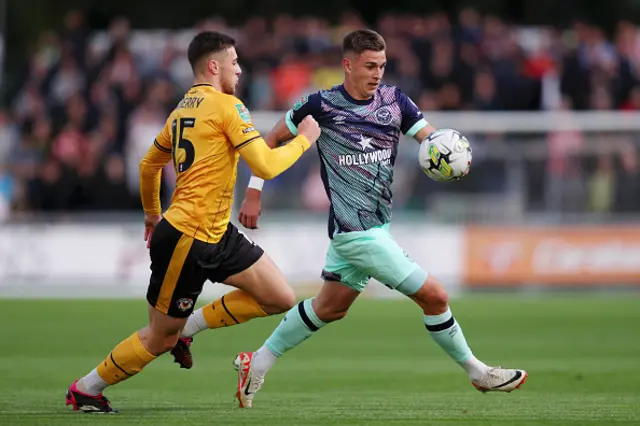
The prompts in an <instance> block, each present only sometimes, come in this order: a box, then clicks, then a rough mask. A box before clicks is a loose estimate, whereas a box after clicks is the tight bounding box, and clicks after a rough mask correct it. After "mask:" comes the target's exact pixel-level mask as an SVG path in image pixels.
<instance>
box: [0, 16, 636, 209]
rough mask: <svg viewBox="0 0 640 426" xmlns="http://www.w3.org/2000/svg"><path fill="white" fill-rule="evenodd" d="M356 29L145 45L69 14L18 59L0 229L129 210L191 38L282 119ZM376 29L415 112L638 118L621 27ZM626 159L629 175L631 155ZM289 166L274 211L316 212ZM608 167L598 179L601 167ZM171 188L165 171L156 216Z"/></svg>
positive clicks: (207, 25)
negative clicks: (231, 51)
mask: <svg viewBox="0 0 640 426" xmlns="http://www.w3.org/2000/svg"><path fill="white" fill-rule="evenodd" d="M362 27H367V25H366V24H365V23H364V22H363V21H362V19H361V18H360V17H359V16H358V15H357V14H355V13H352V12H345V13H343V14H342V15H341V16H340V17H339V18H338V19H337V23H336V24H333V25H332V24H330V23H329V22H328V21H326V20H324V19H320V18H315V17H292V16H288V15H281V16H277V17H276V18H274V19H272V20H267V19H266V18H262V17H253V18H251V19H247V20H246V21H245V22H244V23H243V24H242V25H241V26H234V27H230V26H229V25H228V24H227V23H226V22H225V21H224V19H222V18H219V17H214V18H209V19H205V20H203V21H201V22H198V23H197V24H196V25H195V26H194V28H192V29H188V30H184V31H169V30H166V31H164V30H163V31H147V32H145V31H132V29H131V26H130V22H129V21H128V20H127V18H126V17H117V18H114V19H113V21H112V22H111V23H110V25H109V27H108V29H107V30H106V31H101V32H94V31H92V30H91V29H90V28H88V27H87V25H86V21H85V16H84V15H83V13H82V12H80V11H71V12H69V13H68V14H67V16H66V18H65V22H64V24H63V26H62V29H61V30H60V31H57V32H45V33H43V34H42V35H41V36H40V38H39V39H38V40H37V43H35V44H34V46H33V48H32V49H31V50H30V51H29V52H28V55H27V56H26V59H27V60H26V61H25V64H24V67H23V70H22V72H21V77H22V81H21V82H20V84H19V88H18V90H16V91H15V96H12V97H11V99H10V101H9V103H8V104H7V105H6V106H5V107H4V108H2V109H1V110H0V217H6V216H7V215H8V214H9V212H14V213H15V214H20V213H28V212H33V211H38V212H39V211H46V212H65V211H79V210H92V211H95V210H101V211H102V210H130V209H137V208H139V207H140V202H139V196H138V163H139V161H140V159H141V158H142V156H143V155H144V153H145V152H146V150H147V149H148V147H149V146H150V144H151V143H152V141H153V139H154V137H155V136H156V134H157V132H158V131H159V130H160V129H161V127H162V125H163V124H164V121H165V119H166V116H167V114H168V113H169V112H170V111H171V109H172V108H173V106H174V105H175V104H176V102H177V100H178V99H179V98H180V97H181V96H182V94H183V93H184V91H186V90H187V89H188V87H189V86H190V84H191V78H192V76H191V70H190V67H189V64H188V62H187V60H186V54H185V49H186V46H187V44H188V42H189V40H190V39H191V37H192V36H193V34H195V32H196V31H200V30H204V29H210V30H218V31H223V32H227V33H229V34H231V35H233V36H234V37H235V38H236V39H237V40H238V51H239V55H240V60H241V66H242V67H243V76H242V78H241V86H240V93H239V96H240V97H241V98H242V99H243V101H245V103H246V104H247V105H248V106H249V108H250V109H252V110H253V111H257V110H285V109H287V108H289V107H290V106H291V105H292V103H293V102H294V101H295V100H296V99H297V98H298V97H299V96H301V95H302V94H304V93H308V92H311V91H315V90H318V89H321V88H328V87H331V86H332V85H334V84H338V83H340V82H341V79H342V67H341V55H340V42H341V39H342V37H343V36H344V34H346V33H347V32H348V31H350V30H352V29H356V28H362ZM374 28H376V29H377V30H378V31H379V32H380V33H381V34H382V35H383V36H384V37H385V38H386V41H387V45H388V47H387V56H388V65H387V70H386V74H385V80H386V82H387V83H390V84H397V85H399V86H400V87H402V89H403V90H404V91H405V92H406V93H407V94H408V95H409V96H411V97H412V98H413V99H414V100H415V102H416V103H417V104H418V106H419V107H420V108H421V109H422V110H423V111H425V112H427V111H430V110H440V111H458V110H478V111H495V110H559V109H576V110H585V109H595V110H612V109H615V110H637V109H640V84H639V82H640V79H639V77H640V38H639V36H638V29H637V28H636V27H635V26H634V25H633V24H631V23H628V22H624V21H622V22H620V23H619V24H618V26H617V28H616V30H615V32H614V34H613V35H612V36H611V37H607V35H606V34H605V32H604V31H603V30H602V29H601V28H599V27H597V26H593V25H590V24H588V23H584V22H576V23H575V24H574V25H572V26H571V27H570V28H565V29H555V28H520V27H517V26H513V25H510V24H508V23H507V22H505V21H503V20H502V19H500V18H499V17H496V16H491V15H487V16H482V15H480V14H479V13H477V12H476V11H474V10H472V9H465V10H463V11H461V12H460V14H459V15H458V16H457V18H456V19H455V20H451V19H449V17H447V15H445V14H434V15H429V16H417V15H411V16H409V15H396V14H389V15H384V16H382V17H381V18H380V19H379V21H378V22H377V23H376V25H375V26H374ZM565 136H566V135H565ZM550 137H551V138H552V137H553V135H550ZM544 138H545V135H542V139H543V140H544ZM565 140H568V141H569V143H571V141H572V140H573V139H572V138H571V135H569V137H567V138H565V137H564V136H563V137H561V140H560V142H559V143H560V145H562V144H564V143H565V142H564V141H565ZM556 145H557V144H556ZM616 155H617V154H616ZM634 156H635V158H636V161H635V163H637V150H636V149H635V148H633V150H632V154H631V155H630V157H634ZM616 158H617V157H616ZM399 161H403V160H402V158H400V159H399ZM611 161H614V160H613V159H612V160H611ZM615 161H617V160H615ZM547 163H549V164H547V165H546V167H547V168H548V170H551V168H552V167H553V166H552V165H550V162H548V161H547ZM632 163H633V162H632ZM635 163H634V164H635ZM301 164H304V168H303V166H300V167H298V168H297V169H296V170H297V171H294V172H292V173H290V174H285V175H283V176H282V177H281V178H279V179H280V183H279V185H281V186H288V185H291V186H293V185H294V184H295V185H298V182H300V180H301V179H302V181H303V182H305V183H304V188H306V189H304V190H302V189H298V193H299V194H301V195H300V197H298V198H296V203H294V204H295V205H290V204H291V202H289V203H280V202H279V201H278V202H274V204H275V205H277V206H281V205H286V206H289V207H294V208H307V209H312V210H318V209H324V208H326V197H325V196H324V191H323V190H322V188H321V185H320V182H319V177H318V169H317V163H316V162H314V161H313V160H309V161H307V162H306V163H301ZM608 164H609V163H607V161H604V162H603V163H602V164H601V165H600V166H599V167H600V168H596V170H600V169H603V170H606V169H607V167H609V168H611V167H613V166H608ZM615 164H617V163H615ZM492 167H493V166H492ZM633 168H634V170H636V169H637V166H636V165H634V166H633ZM544 170H545V169H544V166H543V168H542V169H541V170H539V171H538V173H539V174H541V175H544V174H545V173H546V172H545V171H544ZM243 173H244V174H245V175H246V169H244V172H243ZM550 173H551V172H550ZM485 175H486V176H485ZM174 179H175V176H174V174H173V170H172V169H171V168H166V169H165V173H164V180H163V182H164V185H163V199H164V201H165V203H166V201H167V199H168V198H169V196H170V194H171V191H172V188H173V182H174ZM400 179H401V180H402V176H401V177H400ZM475 179H476V180H478V179H480V181H479V182H477V183H476V184H475V185H476V186H477V187H474V188H471V189H472V190H474V191H475V190H485V189H486V190H487V191H489V192H491V191H493V192H495V191H501V190H504V188H505V186H506V184H505V183H504V180H505V179H506V177H505V176H504V175H502V174H500V173H498V174H496V173H493V174H492V173H486V174H482V173H479V174H478V176H477V177H476V178H475ZM483 179H484V180H483ZM581 179H582V178H581ZM498 180H500V182H498ZM413 181H415V179H413ZM582 181H584V179H582ZM406 182H407V183H406V185H412V183H411V182H412V180H411V179H408V178H407V179H406ZM612 182H613V183H612V184H611V185H613V186H615V185H618V186H621V185H622V184H623V183H624V182H619V181H616V180H615V179H614V180H612ZM583 183H584V182H583ZM585 185H588V183H585ZM613 186H612V187H611V188H610V191H613V192H615V191H616V189H615V187H613ZM298 187H299V185H298ZM401 192H403V194H404V196H403V197H401V198H403V199H405V200H406V203H404V204H406V205H412V203H411V197H412V195H411V194H414V193H416V194H418V195H417V197H418V198H419V199H422V197H423V195H420V194H421V191H418V190H415V188H413V187H410V186H409V187H408V188H407V189H406V191H401ZM570 192H571V191H570ZM403 194H401V195H403ZM547 197H549V196H547ZM551 198H552V197H551ZM276 200H278V199H277V198H276ZM289 200H290V198H289ZM401 204H402V203H401ZM413 204H414V205H416V204H415V203H413ZM551 204H552V205H553V203H551ZM587 204H588V203H587ZM587 204H585V206H586V207H585V208H586V209H588V208H589V207H588V206H587ZM610 204H611V205H610V207H608V208H609V209H611V210H615V202H612V203H610ZM417 205H418V206H420V208H422V206H423V204H421V203H417ZM558 208H561V207H558ZM634 208H635V207H634ZM639 209H640V207H639Z"/></svg>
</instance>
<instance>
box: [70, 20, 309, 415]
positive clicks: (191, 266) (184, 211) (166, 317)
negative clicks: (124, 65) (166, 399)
mask: <svg viewBox="0 0 640 426" xmlns="http://www.w3.org/2000/svg"><path fill="white" fill-rule="evenodd" d="M234 46H235V41H234V40H233V39H232V38H231V37H229V36H226V35H224V34H220V33H215V32H202V33H200V34H198V35H196V36H195V37H194V39H193V40H192V41H191V43H190V45H189V49H188V58H189V62H190V63H191V67H192V68H193V72H194V84H193V87H192V88H191V89H190V90H189V91H188V92H187V93H186V95H185V96H184V98H183V99H182V100H181V101H180V102H179V103H178V105H177V106H176V108H175V109H174V111H173V112H172V113H171V115H170V116H169V118H168V119H167V122H166V124H165V126H164V129H163V130H162V131H161V132H160V134H159V135H158V137H157V138H156V140H155V141H154V142H153V145H152V146H151V148H150V149H149V152H148V153H147V155H146V156H145V157H144V159H143V160H142V161H141V163H140V194H141V197H142V204H143V207H144V212H145V219H144V224H145V235H144V237H145V240H146V241H147V246H148V247H149V248H150V257H151V279H150V283H149V288H148V291H147V301H148V302H149V305H148V311H149V324H148V325H147V326H146V327H144V328H142V329H140V330H138V331H136V332H135V333H133V334H132V335H131V336H129V337H128V338H126V339H125V340H123V341H122V342H120V343H119V344H118V345H117V346H116V347H115V348H114V349H113V350H112V351H111V352H110V353H109V354H108V355H107V357H106V358H105V359H104V361H102V362H101V363H100V364H99V365H98V366H97V367H96V368H95V369H93V370H92V371H91V372H90V373H89V374H87V375H86V376H84V377H82V378H81V379H80V380H77V381H75V382H73V384H72V385H71V386H70V387H69V389H68V391H67V394H66V402H67V405H72V406H73V408H74V410H82V411H84V412H107V413H111V412H115V411H114V410H113V409H112V408H111V406H110V403H109V400H108V399H107V398H106V397H104V395H103V391H104V389H105V388H106V387H107V386H110V385H114V384H116V383H119V382H121V381H124V380H126V379H128V378H130V377H131V376H133V375H135V374H137V373H139V372H140V371H142V369H143V368H144V367H145V366H146V365H147V364H149V363H150V362H151V361H153V360H154V359H156V357H158V356H159V355H161V354H163V353H165V352H168V351H170V350H172V349H173V350H174V352H176V353H174V356H175V357H176V361H178V362H180V363H181V365H182V366H185V367H187V368H189V367H190V361H191V360H190V353H189V352H188V346H187V347H186V349H187V350H186V353H187V354H188V355H189V359H186V358H185V357H184V356H182V357H179V356H176V355H179V354H180V350H179V349H180V348H181V345H180V344H178V345H177V342H178V339H179V337H180V333H181V332H182V331H183V328H184V327H185V323H186V322H187V318H188V317H189V316H190V315H191V314H192V312H193V308H194V304H195V302H196V300H197V298H198V296H199V295H200V293H201V291H202V287H203V285H204V283H205V281H206V280H210V281H212V282H224V283H226V284H228V285H231V286H234V287H236V288H237V290H235V291H233V292H231V293H229V294H227V295H225V296H224V297H222V298H220V299H218V300H216V301H214V302H213V303H211V304H209V305H207V306H205V307H203V308H201V309H199V310H198V311H197V313H198V318H195V320H194V321H192V323H194V324H196V325H197V326H201V327H203V328H218V327H222V326H226V325H234V324H240V323H242V322H246V321H248V320H250V319H252V318H256V317H264V316H267V315H272V314H278V313H282V312H285V311H287V310H289V309H290V308H291V307H292V306H293V305H294V304H295V296H294V294H293V291H292V290H291V288H290V287H289V286H288V284H287V282H286V280H285V278H284V276H283V275H282V273H281V272H280V270H279V269H278V268H277V267H276V265H275V264H274V263H273V262H272V261H271V259H270V258H269V257H268V256H267V255H266V254H264V252H263V250H262V249H261V248H260V247H259V246H257V245H256V244H255V243H253V242H252V241H250V240H249V239H248V238H247V237H245V236H244V234H242V233H241V232H239V231H238V229H237V228H236V227H235V226H234V225H233V224H231V223H230V221H229V216H230V213H231V205H232V200H233V189H234V186H235V182H236V170H237V164H238V158H239V157H242V158H243V159H244V160H245V161H246V162H247V164H248V165H249V167H250V168H251V171H252V172H253V174H254V175H256V176H259V177H261V178H263V179H272V178H274V177H276V176H277V175H278V174H280V173H282V172H283V171H285V170H286V169H287V168H289V167H290V166H291V165H292V164H293V163H295V162H296V160H298V158H300V156H301V155H302V154H303V153H304V152H305V151H306V150H307V149H308V148H309V146H310V144H312V143H314V142H315V141H316V139H317V138H318V136H319V135H320V129H319V127H318V123H317V122H316V121H315V120H314V119H313V118H312V117H311V116H309V117H308V118H307V119H305V120H304V121H303V122H302V123H301V124H300V126H299V127H298V128H299V134H300V135H299V136H298V137H296V138H295V139H294V140H293V141H292V142H291V143H289V144H288V145H285V146H282V147H279V148H276V149H271V148H269V147H268V146H267V144H266V143H265V142H264V140H263V139H262V137H261V136H260V133H258V131H256V129H255V128H254V127H253V124H252V123H251V116H250V114H249V111H247V109H246V107H245V106H244V105H243V103H242V102H241V101H240V100H239V99H238V98H236V97H235V96H234V93H235V89H236V86H237V83H238V78H239V76H240V73H241V70H240V67H239V65H238V57H237V54H236V50H235V47H234ZM169 161H171V162H172V163H173V166H174V167H175V170H176V174H177V182H176V189H175V192H174V195H173V199H172V201H171V206H170V207H169V209H168V210H167V211H166V212H165V214H164V217H163V215H162V211H161V207H160V199H159V190H160V178H161V173H162V172H161V171H162V168H163V167H164V166H165V165H166V164H167V163H168V162H169ZM182 349H185V342H184V341H183V342H182ZM182 354H183V355H184V351H183V353H182Z"/></svg>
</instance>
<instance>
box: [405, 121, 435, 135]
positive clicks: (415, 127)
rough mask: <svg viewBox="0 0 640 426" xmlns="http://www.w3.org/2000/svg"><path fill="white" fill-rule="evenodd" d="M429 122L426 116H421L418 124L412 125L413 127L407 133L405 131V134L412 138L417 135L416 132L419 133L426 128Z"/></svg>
mask: <svg viewBox="0 0 640 426" xmlns="http://www.w3.org/2000/svg"><path fill="white" fill-rule="evenodd" d="M428 124H429V123H427V120H425V119H424V118H421V119H420V120H418V121H417V122H416V124H414V125H413V126H411V128H410V129H409V130H407V133H405V135H407V136H409V137H410V138H412V137H414V136H415V135H416V133H418V132H419V131H420V130H422V129H423V128H425V127H426V126H427V125H428Z"/></svg>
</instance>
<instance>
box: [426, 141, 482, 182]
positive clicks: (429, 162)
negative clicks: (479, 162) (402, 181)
mask: <svg viewBox="0 0 640 426" xmlns="http://www.w3.org/2000/svg"><path fill="white" fill-rule="evenodd" d="M418 162H419V163H420V168H421V169H422V171H423V172H424V173H425V174H426V175H427V176H429V177H430V178H431V179H433V180H435V181H437V182H450V181H452V180H458V179H460V178H461V177H463V176H465V175H466V174H467V173H469V169H470V168H471V145H470V144H469V141H468V140H467V138H465V137H464V136H462V134H460V132H458V131H457V130H453V129H440V130H436V131H435V132H433V133H432V134H431V135H429V137H427V138H425V139H424V140H423V141H422V143H421V144H420V151H419V152H418Z"/></svg>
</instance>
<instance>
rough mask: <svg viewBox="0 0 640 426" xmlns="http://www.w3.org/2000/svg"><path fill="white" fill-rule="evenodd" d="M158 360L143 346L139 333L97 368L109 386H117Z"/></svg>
mask: <svg viewBox="0 0 640 426" xmlns="http://www.w3.org/2000/svg"><path fill="white" fill-rule="evenodd" d="M154 359H156V357H155V355H151V354H150V353H149V352H148V351H147V350H146V349H145V348H144V346H142V342H141V341H140V337H139V336H138V332H135V333H133V334H132V335H131V336H129V337H127V338H126V339H125V340H123V341H122V342H120V343H118V346H116V347H115V348H113V350H112V351H111V353H110V354H109V356H107V357H106V358H105V360H104V361H102V362H101V363H100V365H98V367H97V371H98V375H99V376H100V377H101V378H102V380H104V381H105V382H107V384H109V385H115V384H116V383H120V382H122V381H123V380H127V379H128V378H129V377H131V376H135V375H136V374H138V373H139V372H140V371H142V369H143V368H144V366H145V365H147V364H149V363H150V362H151V361H153V360H154Z"/></svg>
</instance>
